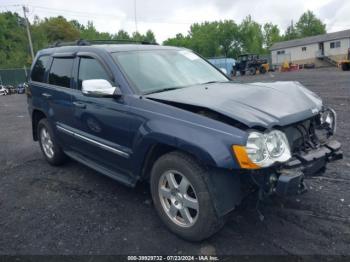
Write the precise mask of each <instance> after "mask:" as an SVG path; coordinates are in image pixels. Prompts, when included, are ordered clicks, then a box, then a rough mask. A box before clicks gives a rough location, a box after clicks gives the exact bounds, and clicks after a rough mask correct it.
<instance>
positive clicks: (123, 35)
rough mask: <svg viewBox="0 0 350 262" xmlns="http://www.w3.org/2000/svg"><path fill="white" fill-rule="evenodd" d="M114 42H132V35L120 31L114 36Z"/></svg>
mask: <svg viewBox="0 0 350 262" xmlns="http://www.w3.org/2000/svg"><path fill="white" fill-rule="evenodd" d="M113 39H114V40H130V35H129V33H128V32H126V31H124V30H119V31H118V33H116V34H115V35H114V36H113Z"/></svg>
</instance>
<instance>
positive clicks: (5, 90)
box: [0, 85, 9, 96]
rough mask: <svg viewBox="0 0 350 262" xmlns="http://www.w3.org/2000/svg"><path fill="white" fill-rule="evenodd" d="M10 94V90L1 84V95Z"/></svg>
mask: <svg viewBox="0 0 350 262" xmlns="http://www.w3.org/2000/svg"><path fill="white" fill-rule="evenodd" d="M8 94H9V90H8V89H7V88H6V87H5V86H3V85H0V96H6V95H8Z"/></svg>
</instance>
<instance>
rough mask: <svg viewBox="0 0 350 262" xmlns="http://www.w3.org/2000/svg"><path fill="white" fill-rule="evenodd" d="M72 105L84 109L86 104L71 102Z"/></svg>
mask: <svg viewBox="0 0 350 262" xmlns="http://www.w3.org/2000/svg"><path fill="white" fill-rule="evenodd" d="M73 105H74V106H75V107H78V108H81V109H85V108H86V104H84V103H82V102H73Z"/></svg>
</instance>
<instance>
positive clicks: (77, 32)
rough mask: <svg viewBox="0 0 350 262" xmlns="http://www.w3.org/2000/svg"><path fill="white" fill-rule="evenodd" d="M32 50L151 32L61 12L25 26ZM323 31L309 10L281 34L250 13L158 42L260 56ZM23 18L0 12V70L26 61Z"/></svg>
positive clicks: (148, 37)
mask: <svg viewBox="0 0 350 262" xmlns="http://www.w3.org/2000/svg"><path fill="white" fill-rule="evenodd" d="M30 31H31V34H32V40H33V48H34V52H36V51H38V50H40V49H42V48H45V47H47V46H48V45H49V44H52V43H54V42H56V41H73V40H77V39H87V40H89V39H90V40H92V39H93V40H132V41H147V42H151V43H152V42H156V38H155V35H154V33H153V32H152V31H151V30H148V31H147V32H146V33H145V34H141V33H139V32H134V33H132V34H129V33H128V32H126V31H124V30H119V31H118V32H117V33H115V34H110V33H107V32H99V31H98V30H97V29H96V28H95V26H94V24H93V22H91V21H89V22H88V23H87V25H83V24H81V23H79V21H77V20H70V21H68V20H67V19H66V18H64V17H63V16H57V17H50V18H44V19H40V18H39V17H37V16H36V17H35V18H34V21H33V23H31V24H30ZM323 33H326V26H325V24H323V23H322V22H321V20H320V19H318V18H317V17H316V16H315V15H314V14H313V13H312V12H311V11H307V12H305V13H304V14H302V15H301V17H300V18H299V20H298V21H297V23H296V24H295V25H294V24H293V23H292V24H291V25H290V26H289V27H288V28H287V30H286V31H285V32H284V33H282V32H281V30H280V29H279V27H278V26H277V25H275V24H272V23H265V24H263V25H262V24H259V23H258V22H256V21H254V20H253V19H252V18H251V16H247V17H246V18H245V19H244V20H243V21H242V22H241V23H236V22H235V21H234V20H223V21H214V22H203V23H194V24H192V25H191V26H190V29H189V31H188V33H187V34H186V35H184V34H177V35H176V36H175V37H174V38H169V39H167V40H165V41H164V42H163V44H164V45H172V46H181V47H187V48H190V49H193V50H194V51H196V52H198V53H199V54H201V55H202V56H204V57H215V56H226V57H234V58H235V57H237V56H238V55H239V54H242V53H258V54H266V53H268V52H269V48H270V47H271V45H273V43H275V42H279V41H283V40H291V39H296V38H301V37H306V36H312V35H318V34H323ZM31 62H32V61H31V57H30V52H29V45H28V40H27V34H26V28H25V20H24V18H22V17H21V16H20V15H19V14H17V13H13V12H3V13H0V68H14V67H23V66H24V65H26V66H29V65H30V64H31Z"/></svg>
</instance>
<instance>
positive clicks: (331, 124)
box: [315, 108, 337, 143]
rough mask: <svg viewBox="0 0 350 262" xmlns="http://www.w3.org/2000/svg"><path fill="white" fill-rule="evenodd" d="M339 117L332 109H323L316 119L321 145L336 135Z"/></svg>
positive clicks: (316, 131) (316, 130)
mask: <svg viewBox="0 0 350 262" xmlns="http://www.w3.org/2000/svg"><path fill="white" fill-rule="evenodd" d="M336 122H337V115H336V113H335V111H334V110H333V109H331V108H325V109H323V110H322V111H321V112H320V114H319V115H318V117H317V118H316V126H315V133H316V136H317V138H318V139H319V140H320V142H321V143H324V142H326V141H327V140H328V138H329V137H330V136H332V135H334V134H335V131H336Z"/></svg>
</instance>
